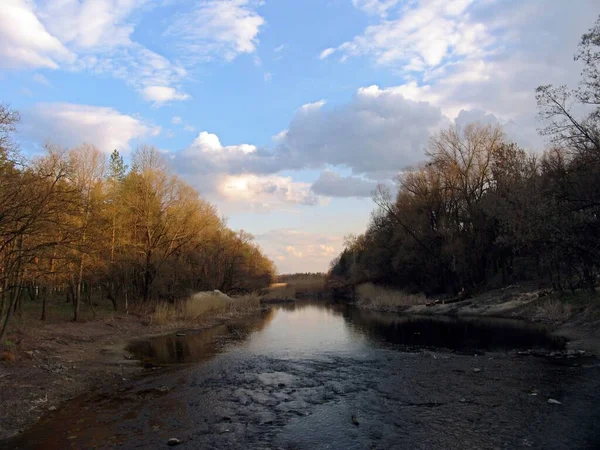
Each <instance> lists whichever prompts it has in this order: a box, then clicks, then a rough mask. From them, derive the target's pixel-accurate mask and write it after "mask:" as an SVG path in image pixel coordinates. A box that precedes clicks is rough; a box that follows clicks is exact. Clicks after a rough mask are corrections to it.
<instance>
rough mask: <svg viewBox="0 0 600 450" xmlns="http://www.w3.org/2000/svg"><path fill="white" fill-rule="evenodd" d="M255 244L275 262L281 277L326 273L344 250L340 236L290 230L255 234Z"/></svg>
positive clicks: (284, 229)
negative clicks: (281, 274) (282, 275)
mask: <svg viewBox="0 0 600 450" xmlns="http://www.w3.org/2000/svg"><path fill="white" fill-rule="evenodd" d="M255 241H256V242H257V243H258V244H259V245H260V247H261V248H262V249H263V250H264V251H265V252H266V253H267V254H268V255H269V256H270V257H271V258H272V259H273V260H274V261H275V263H276V264H277V268H278V269H279V272H280V273H294V272H316V271H324V270H327V267H329V262H330V261H331V260H332V259H333V258H335V257H336V255H337V254H338V253H339V252H340V251H341V250H342V247H343V238H342V237H341V236H333V235H330V234H323V233H315V232H307V231H303V230H297V229H293V228H283V229H275V230H269V231H266V232H264V233H259V234H255Z"/></svg>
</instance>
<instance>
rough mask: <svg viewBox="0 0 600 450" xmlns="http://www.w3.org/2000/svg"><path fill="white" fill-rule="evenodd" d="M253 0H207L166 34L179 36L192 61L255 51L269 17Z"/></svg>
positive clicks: (181, 16) (229, 59)
mask: <svg viewBox="0 0 600 450" xmlns="http://www.w3.org/2000/svg"><path fill="white" fill-rule="evenodd" d="M257 5H259V3H257V2H253V1H250V0H205V1H200V2H198V4H197V6H196V7H194V8H193V9H191V10H190V11H188V12H186V13H183V14H181V15H180V16H179V17H178V18H177V20H175V22H174V23H172V24H171V26H170V27H169V28H168V29H167V30H166V32H165V35H167V36H172V37H175V38H177V39H178V41H177V45H178V46H179V47H180V49H182V50H183V51H185V53H186V54H187V57H188V59H189V60H190V61H197V60H202V59H212V58H215V57H218V58H222V59H225V60H226V61H231V60H233V59H234V58H236V57H237V56H238V55H240V54H243V53H253V52H254V51H255V50H256V46H257V45H258V33H259V31H260V27H261V26H262V25H263V24H264V23H265V20H264V19H263V18H262V17H261V16H260V15H259V14H258V13H257V12H256V11H255V10H254V7H255V6H257Z"/></svg>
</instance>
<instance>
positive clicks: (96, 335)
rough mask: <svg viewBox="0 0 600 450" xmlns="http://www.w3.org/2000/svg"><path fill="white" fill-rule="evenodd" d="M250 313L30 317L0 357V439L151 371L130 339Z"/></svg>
mask: <svg viewBox="0 0 600 450" xmlns="http://www.w3.org/2000/svg"><path fill="white" fill-rule="evenodd" d="M255 312H256V310H250V309H247V310H244V311H243V312H240V311H235V313H228V312H219V313H217V314H209V313H207V314H206V315H205V316H204V318H203V319H201V320H198V319H197V320H194V321H193V322H185V321H173V322H171V323H163V322H159V323H157V321H155V320H152V315H133V314H131V315H126V314H122V313H110V314H108V313H104V314H100V315H99V316H98V317H97V318H96V319H95V320H87V321H82V322H77V323H76V322H71V321H68V320H62V321H56V322H54V323H41V322H39V321H38V322H32V321H30V322H27V323H25V324H23V325H22V326H19V327H17V328H16V329H15V330H14V331H13V332H12V333H11V336H10V340H9V344H8V346H6V345H5V348H8V350H5V351H4V352H3V353H2V358H1V360H0V404H1V405H2V408H0V440H1V439H6V438H8V437H10V436H13V435H15V434H18V433H19V432H21V431H22V430H23V429H25V428H28V427H29V426H31V425H33V424H34V423H35V422H36V421H37V420H38V419H39V418H40V417H41V416H43V415H44V414H46V413H47V412H49V411H54V410H56V409H57V408H59V406H60V404H62V403H63V402H65V401H67V400H69V399H72V398H73V397H76V396H78V395H80V394H83V393H86V392H89V391H92V390H96V389H99V388H114V389H118V388H119V387H120V385H123V384H126V383H127V382H128V381H130V380H131V379H132V378H133V377H135V376H137V375H140V374H141V373H143V372H144V371H147V370H152V368H148V369H146V368H144V367H143V365H142V364H140V362H139V361H137V360H134V358H133V355H131V354H130V353H129V352H128V351H127V349H126V348H127V346H128V344H129V342H130V341H132V340H133V339H136V338H143V337H147V336H152V335H156V334H160V333H166V332H169V331H172V330H180V329H194V330H202V329H208V328H212V327H215V326H217V325H220V324H223V323H224V322H227V321H229V320H231V319H233V318H239V317H241V316H242V315H243V314H253V313H255Z"/></svg>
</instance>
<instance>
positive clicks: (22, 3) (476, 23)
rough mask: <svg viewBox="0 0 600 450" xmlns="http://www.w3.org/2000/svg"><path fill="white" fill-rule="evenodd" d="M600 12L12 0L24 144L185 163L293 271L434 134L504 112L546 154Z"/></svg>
mask: <svg viewBox="0 0 600 450" xmlns="http://www.w3.org/2000/svg"><path fill="white" fill-rule="evenodd" d="M599 13H600V5H598V4H597V2H596V1H591V0H581V1H578V2H576V3H574V2H564V1H562V0H524V1H520V2H515V1H509V0H404V1H402V0H303V1H298V0H266V1H259V0H197V1H190V0H154V1H153V0H145V1H142V0H36V1H34V0H3V1H2V8H0V80H1V83H0V101H2V102H5V103H8V104H9V105H10V106H11V107H13V108H15V109H18V110H20V111H21V113H22V123H21V125H20V127H19V132H18V140H19V143H20V145H21V148H22V151H23V152H24V153H25V154H29V155H34V154H36V153H37V152H39V151H41V148H42V146H43V144H44V143H45V142H47V141H51V142H53V143H54V144H56V145H59V146H62V147H72V146H76V145H78V144H81V143H83V142H86V143H90V144H93V145H96V146H97V147H98V148H99V149H101V150H102V151H105V152H106V153H109V152H110V151H112V150H113V149H114V148H117V149H118V150H119V151H121V152H122V153H123V154H125V155H128V154H129V153H130V152H131V151H132V150H133V149H135V147H136V146H137V145H140V144H151V145H154V146H156V147H157V148H159V149H161V150H163V151H164V152H165V155H167V157H168V158H169V159H170V160H171V162H172V165H173V169H174V170H175V171H176V172H177V173H178V174H179V175H181V176H182V177H183V178H184V179H186V180H187V181H188V182H189V183H190V184H192V185H193V186H195V187H196V188H197V189H198V190H199V191H200V192H201V193H202V195H203V196H204V197H206V198H207V199H209V200H210V201H211V202H213V203H215V204H216V205H217V206H218V208H219V210H220V211H221V213H222V214H224V215H226V216H227V217H228V218H229V224H230V226H232V227H233V228H235V229H241V228H243V229H245V230H247V231H250V232H251V233H253V234H254V235H255V237H256V240H257V242H258V243H259V244H260V245H261V247H262V248H263V249H264V250H265V251H266V252H267V253H268V254H269V255H270V256H271V257H272V258H273V259H274V261H275V262H276V263H277V265H278V267H279V270H280V271H281V272H290V271H320V270H326V269H327V267H328V264H329V261H330V260H331V259H332V258H333V257H334V256H335V255H336V254H337V252H338V251H339V250H340V249H341V248H342V245H343V238H344V235H347V234H349V233H358V232H361V231H363V230H364V228H365V226H366V224H367V222H368V220H369V213H370V211H371V210H372V209H373V203H372V201H371V200H370V194H371V192H372V191H373V189H374V188H375V187H376V186H377V184H380V183H384V184H389V183H391V180H392V179H393V177H394V175H395V174H396V173H397V172H398V171H399V170H402V169H403V168H405V167H407V166H410V165H414V164H418V163H419V162H420V161H422V160H423V157H424V150H425V149H426V147H427V142H428V139H429V136H430V135H431V133H435V132H436V131H437V130H439V129H440V128H441V127H445V126H448V125H450V124H452V123H453V122H455V123H456V124H458V125H464V124H465V123H467V122H469V121H475V120H480V121H484V122H489V123H495V122H497V123H500V124H502V125H503V126H504V128H505V132H506V134H507V136H508V137H509V138H510V139H512V140H515V141H516V142H518V143H519V144H521V145H523V146H525V147H527V148H530V149H532V150H533V151H540V150H541V149H542V148H543V146H544V142H543V140H542V139H541V138H540V137H539V136H538V135H537V132H536V128H538V126H539V124H538V123H537V122H536V117H535V113H536V110H535V99H534V93H533V90H534V89H535V87H536V86H537V85H539V84H548V83H554V84H571V85H574V84H576V82H577V79H578V76H579V72H580V67H578V66H577V64H576V63H574V62H573V58H572V55H573V53H574V51H575V49H576V45H577V42H578V40H579V38H580V36H581V34H582V33H584V32H585V31H587V29H589V28H590V27H591V26H592V25H593V23H594V21H595V19H596V18H597V17H598V14H599Z"/></svg>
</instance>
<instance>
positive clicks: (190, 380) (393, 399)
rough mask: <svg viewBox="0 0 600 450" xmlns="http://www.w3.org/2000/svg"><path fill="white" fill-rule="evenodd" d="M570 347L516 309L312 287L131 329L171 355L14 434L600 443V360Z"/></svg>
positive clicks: (207, 441) (259, 443)
mask: <svg viewBox="0 0 600 450" xmlns="http://www.w3.org/2000/svg"><path fill="white" fill-rule="evenodd" d="M563 347H564V342H563V341H561V340H557V339H554V338H551V337H549V336H548V335H547V334H545V333H544V331H543V330H542V329H539V328H534V327H529V326H524V325H523V324H521V323H519V322H514V321H498V320H481V319H480V320H467V321H459V320H456V319H450V318H445V319H432V318H407V317H402V316H399V315H395V314H381V313H373V312H367V311H360V310H356V309H352V308H348V307H342V306H339V305H328V304H324V303H311V302H303V303H298V304H296V305H291V306H289V305H287V306H281V307H276V308H275V309H273V310H272V311H270V312H268V313H266V314H262V315H260V316H256V317H253V318H251V319H247V320H244V321H242V322H238V323H232V324H230V325H227V326H221V327H217V328H213V329H211V330H208V331H206V332H202V333H187V334H186V335H185V336H179V337H178V336H175V335H170V336H161V337H157V338H154V339H152V340H149V341H137V342H134V343H132V346H131V350H132V351H134V352H135V353H136V354H138V355H139V357H140V358H141V359H143V360H146V361H147V362H152V363H155V364H160V365H166V366H169V367H166V368H165V369H163V370H161V371H158V373H154V374H152V375H151V376H147V377H143V378H141V379H139V380H138V381H136V382H133V383H131V384H130V385H129V386H126V387H125V388H123V389H121V390H120V391H118V392H106V393H96V394H91V395H88V396H83V397H80V398H78V399H76V400H74V401H73V402H71V403H69V404H67V405H66V406H65V407H64V408H62V409H61V410H59V411H58V412H56V413H54V414H53V415H51V416H48V417H47V418H45V419H43V420H42V421H41V422H40V423H39V424H38V425H36V426H35V427H34V428H33V429H31V430H29V431H27V432H25V433H24V434H23V435H22V436H20V437H19V438H17V439H15V440H12V441H10V442H5V443H4V444H5V445H4V447H5V448H40V449H42V448H43V449H64V448H78V449H79V448H144V449H145V448H166V442H167V440H168V439H169V438H170V437H176V438H178V439H181V440H182V441H183V443H182V444H181V446H180V448H193V449H196V448H203V449H204V448H206V449H213V448H214V449H230V448H231V449H233V448H236V449H237V448H257V449H262V448H264V449H270V448H281V449H311V450H315V449H369V448H372V449H378V448H381V449H387V448H397V449H404V448H407V449H416V448H422V449H436V448H444V449H446V448H450V449H453V448H456V449H471V448H473V449H475V448H477V449H480V448H490V449H491V448H494V449H495V448H543V449H549V448H565V449H566V448H582V449H585V448H600V430H598V429H597V428H598V427H597V425H598V424H600V389H598V388H599V387H600V368H599V367H598V364H597V361H596V360H595V359H594V358H589V357H588V358H581V357H572V356H570V357H567V356H566V355H565V354H564V352H560V351H558V350H560V349H561V348H563ZM530 349H537V350H536V352H534V354H536V355H538V356H533V355H529V354H528V352H523V350H530ZM551 352H553V353H552V355H553V356H550V353H551ZM554 352H556V353H554ZM539 355H546V356H539ZM180 363H183V364H181V365H179V364H180ZM548 399H556V400H558V401H560V402H561V404H560V405H555V404H550V403H548ZM0 447H2V443H0ZM4 447H2V448H4Z"/></svg>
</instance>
